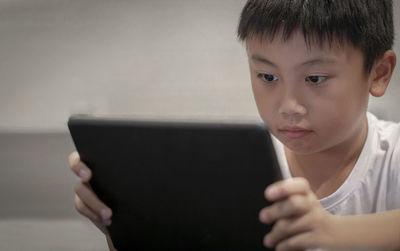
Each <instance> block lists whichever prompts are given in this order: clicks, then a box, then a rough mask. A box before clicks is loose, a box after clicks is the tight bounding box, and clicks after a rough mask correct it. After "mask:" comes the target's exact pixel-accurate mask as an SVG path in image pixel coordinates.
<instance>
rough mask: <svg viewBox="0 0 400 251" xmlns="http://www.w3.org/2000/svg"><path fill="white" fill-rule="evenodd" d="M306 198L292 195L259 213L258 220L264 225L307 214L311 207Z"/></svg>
mask: <svg viewBox="0 0 400 251" xmlns="http://www.w3.org/2000/svg"><path fill="white" fill-rule="evenodd" d="M309 202H310V200H309V198H308V196H304V195H292V196H290V197H289V198H288V199H286V200H282V201H279V202H275V203H274V204H273V205H271V206H269V207H266V208H263V209H262V210H261V211H260V214H259V219H260V221H261V222H262V223H264V224H270V223H273V222H275V221H277V220H279V219H282V218H290V217H294V216H300V215H303V214H305V213H307V212H308V210H309V209H310V207H311V204H310V203H309Z"/></svg>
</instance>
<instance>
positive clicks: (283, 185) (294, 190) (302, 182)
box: [265, 178, 311, 201]
mask: <svg viewBox="0 0 400 251" xmlns="http://www.w3.org/2000/svg"><path fill="white" fill-rule="evenodd" d="M310 191H311V189H310V185H309V183H308V181H307V180H306V179H304V178H292V179H287V180H283V181H278V182H276V183H274V184H272V185H270V186H269V187H267V189H265V198H266V199H267V200H269V201H277V200H281V199H284V198H286V197H288V196H290V195H293V194H306V193H308V192H310Z"/></svg>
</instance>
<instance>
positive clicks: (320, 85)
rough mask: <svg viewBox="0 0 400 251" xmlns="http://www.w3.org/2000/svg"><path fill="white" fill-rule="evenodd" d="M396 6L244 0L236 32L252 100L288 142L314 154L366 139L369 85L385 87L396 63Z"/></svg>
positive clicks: (369, 0) (380, 0)
mask: <svg viewBox="0 0 400 251" xmlns="http://www.w3.org/2000/svg"><path fill="white" fill-rule="evenodd" d="M392 11H393V10H392V2H391V1H388V0H308V1H307V0H249V1H248V2H247V4H246V5H245V7H244V9H243V12H242V15H241V19H240V23H239V28H238V36H239V38H240V39H241V40H242V41H245V42H246V45H247V52H248V56H249V65H250V75H251V82H252V87H253V92H254V97H255V101H256V104H257V108H258V110H259V113H260V115H261V117H262V118H263V120H264V121H265V122H266V123H267V124H268V126H269V128H270V130H271V132H272V133H273V134H274V135H275V136H276V137H277V138H278V139H279V140H280V141H281V142H283V143H284V144H285V145H286V147H288V148H289V149H291V150H292V151H294V152H297V153H301V154H310V153H317V152H323V151H327V150H334V149H338V148H339V149H345V144H352V143H353V144H357V142H362V141H363V138H364V137H365V135H366V131H367V128H366V119H365V112H366V109H367V104H368V97H369V93H371V94H372V95H374V96H382V95H383V94H384V92H385V90H386V87H387V85H388V83H389V81H390V78H391V75H392V72H393V69H394V66H395V64H396V56H395V54H394V52H393V51H391V50H390V49H391V47H392V44H393V20H392ZM354 142H355V143H354Z"/></svg>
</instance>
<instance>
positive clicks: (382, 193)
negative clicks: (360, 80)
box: [272, 113, 400, 215]
mask: <svg viewBox="0 0 400 251" xmlns="http://www.w3.org/2000/svg"><path fill="white" fill-rule="evenodd" d="M367 118H368V135H367V139H366V141H365V145H364V147H363V149H362V151H361V154H360V156H359V158H358V160H357V162H356V164H355V166H354V168H353V170H352V171H351V173H350V175H349V176H348V177H347V179H346V180H345V182H344V183H343V184H342V185H341V186H340V187H339V188H338V189H337V190H336V191H335V192H334V193H333V194H331V195H329V196H327V197H325V198H323V199H321V200H320V202H321V204H322V206H323V207H324V208H325V209H326V210H327V211H328V212H330V213H332V214H334V215H355V214H369V213H377V212H382V211H387V210H392V209H398V208H400V124H399V123H393V122H388V121H381V120H378V119H377V118H376V117H375V116H374V115H372V114H371V113H367ZM272 138H273V142H274V146H275V150H276V153H277V157H278V161H279V164H280V166H281V170H282V174H283V177H284V178H291V177H292V176H291V174H290V170H289V167H288V163H287V160H286V156H285V152H284V148H283V144H282V143H281V142H279V141H278V140H277V139H276V138H275V137H272Z"/></svg>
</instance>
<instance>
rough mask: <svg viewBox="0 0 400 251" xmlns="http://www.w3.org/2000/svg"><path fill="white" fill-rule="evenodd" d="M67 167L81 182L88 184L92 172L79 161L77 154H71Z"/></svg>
mask: <svg viewBox="0 0 400 251" xmlns="http://www.w3.org/2000/svg"><path fill="white" fill-rule="evenodd" d="M68 162H69V166H70V168H71V169H72V171H73V172H74V173H75V174H76V175H77V176H79V177H80V178H81V180H82V181H83V182H89V180H90V178H91V175H92V172H91V171H90V169H89V168H88V167H87V166H86V165H85V164H84V163H83V162H82V161H81V159H80V157H79V154H78V153H77V152H73V153H71V154H70V155H69V157H68Z"/></svg>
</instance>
